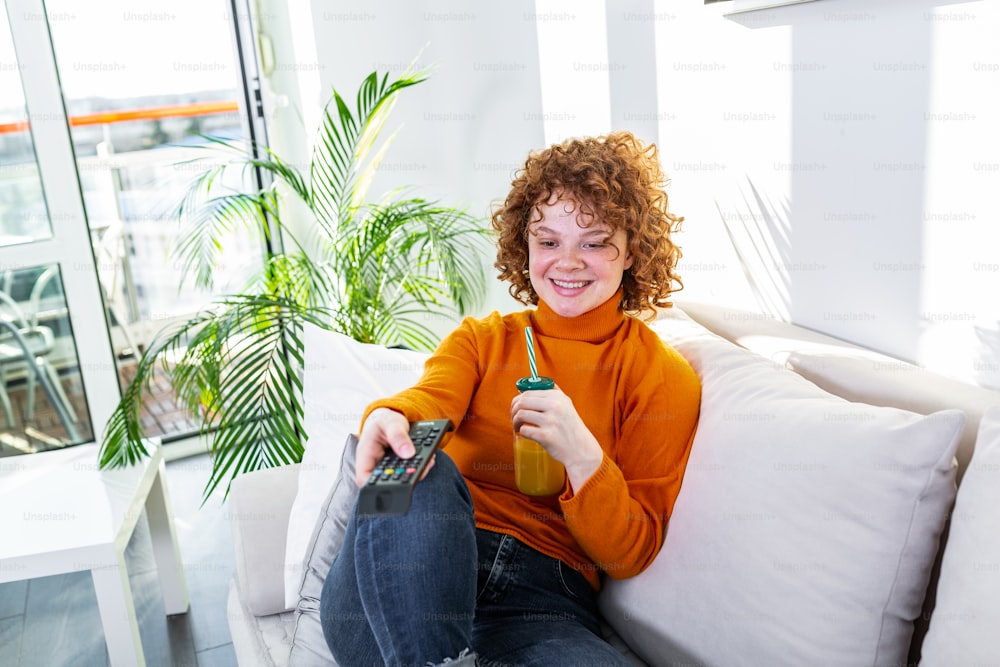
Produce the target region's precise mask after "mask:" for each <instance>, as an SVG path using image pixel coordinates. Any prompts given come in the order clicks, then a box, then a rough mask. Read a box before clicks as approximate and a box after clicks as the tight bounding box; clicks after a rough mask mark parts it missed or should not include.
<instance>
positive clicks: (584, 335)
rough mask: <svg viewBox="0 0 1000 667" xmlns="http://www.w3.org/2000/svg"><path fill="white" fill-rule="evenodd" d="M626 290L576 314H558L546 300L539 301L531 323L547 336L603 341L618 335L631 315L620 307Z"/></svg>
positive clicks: (584, 340)
mask: <svg viewBox="0 0 1000 667" xmlns="http://www.w3.org/2000/svg"><path fill="white" fill-rule="evenodd" d="M621 300H622V290H621V288H620V287H619V288H618V291H617V292H615V294H614V295H613V296H612V297H611V298H610V299H608V300H607V301H605V302H604V303H602V304H601V305H600V306H598V307H597V308H594V309H593V310H591V311H588V312H586V313H584V314H583V315H578V316H576V317H563V316H562V315H559V314H557V313H556V312H554V311H553V310H552V309H551V308H549V306H548V304H546V303H545V302H544V301H541V300H539V301H538V308H536V309H535V310H534V311H532V313H531V326H532V328H533V329H535V331H537V332H538V333H539V334H541V335H543V336H550V337H552V338H562V339H568V340H578V341H581V342H584V343H600V342H603V341H606V340H608V339H609V338H611V337H612V336H614V335H615V332H616V331H618V327H620V326H621V324H622V322H623V321H624V320H625V318H626V317H628V316H627V315H626V314H625V313H624V312H623V311H622V310H621V308H620V307H619V306H620V304H621Z"/></svg>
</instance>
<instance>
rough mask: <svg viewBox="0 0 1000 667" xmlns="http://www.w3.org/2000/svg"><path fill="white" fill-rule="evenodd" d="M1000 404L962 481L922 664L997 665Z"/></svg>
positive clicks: (986, 418)
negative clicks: (997, 518)
mask: <svg viewBox="0 0 1000 667" xmlns="http://www.w3.org/2000/svg"><path fill="white" fill-rule="evenodd" d="M998 507H1000V405H997V406H994V407H992V408H990V409H989V410H987V411H986V413H985V414H984V415H983V419H982V421H981V422H980V423H979V436H978V438H977V439H976V447H975V449H974V450H973V453H972V461H971V462H970V464H969V467H968V468H967V469H966V472H965V476H964V477H963V478H962V486H961V487H960V488H959V490H958V497H957V498H956V500H955V511H954V512H952V516H951V529H950V530H949V532H948V548H947V549H946V550H945V552H944V561H943V562H942V564H941V576H940V579H939V580H938V589H937V606H936V607H935V608H934V614H933V616H931V624H930V628H929V629H928V631H927V636H926V637H925V638H924V644H923V649H922V654H921V661H920V664H921V665H923V666H925V667H936V666H937V665H949V666H950V665H986V664H994V663H996V661H997V656H998V652H997V651H998V648H997V641H996V636H995V633H996V630H997V628H1000V531H998V530H997V522H996V512H997V508H998Z"/></svg>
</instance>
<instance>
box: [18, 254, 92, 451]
mask: <svg viewBox="0 0 1000 667" xmlns="http://www.w3.org/2000/svg"><path fill="white" fill-rule="evenodd" d="M43 275H44V274H43ZM0 304H2V305H3V306H5V308H4V312H3V313H0V403H2V404H3V410H4V416H5V417H6V419H7V426H8V427H13V426H14V410H13V406H12V405H11V401H10V396H9V395H8V393H7V382H8V376H9V374H10V371H11V370H12V367H14V366H15V365H19V362H23V365H24V368H25V369H26V370H27V374H26V378H25V382H26V388H27V398H26V401H25V409H24V418H25V420H28V421H30V420H31V419H33V418H34V413H35V384H36V382H37V383H38V384H40V385H41V386H42V389H43V390H44V391H45V393H46V395H47V396H48V398H49V401H51V403H52V407H53V408H54V409H55V411H56V414H57V415H58V416H59V419H60V421H61V422H62V424H63V426H64V427H65V429H66V433H67V436H68V437H69V438H70V440H71V441H77V440H79V434H78V432H77V430H76V422H77V421H78V419H77V415H76V411H75V410H74V409H73V405H72V404H71V403H70V400H69V398H68V397H67V396H66V392H65V390H64V389H63V386H62V383H61V382H60V380H59V373H58V372H57V371H56V369H55V368H54V367H53V366H52V364H50V363H49V361H48V357H49V355H50V354H51V353H52V351H53V349H54V347H55V339H54V336H53V334H52V330H51V329H50V328H49V327H47V326H43V325H40V324H38V323H37V320H35V321H34V322H32V321H29V319H28V318H27V317H26V316H25V314H24V311H23V310H22V309H21V307H20V306H19V305H18V303H17V302H16V301H15V300H14V299H13V298H11V297H10V295H9V294H7V293H6V292H3V291H0Z"/></svg>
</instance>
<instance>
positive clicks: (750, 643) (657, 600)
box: [600, 312, 964, 666]
mask: <svg viewBox="0 0 1000 667" xmlns="http://www.w3.org/2000/svg"><path fill="white" fill-rule="evenodd" d="M653 328H654V329H656V330H657V331H658V332H659V334H660V335H661V336H662V337H663V338H664V340H665V341H666V342H667V343H669V344H670V345H672V346H673V347H674V348H675V349H677V350H678V351H679V352H680V353H681V354H683V355H684V356H685V357H686V358H687V359H688V360H689V361H690V362H691V364H692V366H693V367H694V369H695V371H696V372H697V373H698V374H699V376H700V378H701V380H702V406H701V417H700V421H699V426H698V431H697V434H696V436H695V440H694V444H693V447H692V452H691V457H690V460H689V463H688V467H687V471H686V474H685V478H684V482H683V485H682V488H681V491H680V495H679V496H678V498H677V502H676V505H675V508H674V513H673V515H672V516H671V518H670V523H669V525H668V528H667V534H666V540H665V543H664V545H663V548H662V550H661V551H660V553H659V555H658V556H657V558H656V560H655V561H654V562H653V563H652V564H651V565H650V567H649V568H648V569H647V570H646V571H644V572H643V573H642V574H640V575H638V576H636V577H633V578H631V579H628V580H624V581H611V580H608V581H606V582H605V585H604V588H603V590H602V593H601V598H600V602H601V609H602V611H603V612H604V614H605V617H606V618H607V620H608V622H609V623H610V624H611V625H612V626H613V627H614V628H615V630H617V631H618V633H619V634H620V635H621V636H622V638H623V639H625V641H626V642H627V643H628V644H629V646H631V647H632V648H633V649H634V650H635V651H636V652H637V653H638V654H639V655H640V656H642V657H643V659H644V660H646V661H647V662H649V663H650V664H652V665H673V664H685V665H687V664H706V665H753V666H756V665H876V664H877V665H882V664H906V657H907V650H908V646H909V642H910V636H911V634H912V627H913V624H912V620H913V619H914V618H916V617H917V616H918V615H919V614H920V609H921V603H922V602H923V599H924V593H925V591H926V587H927V582H928V579H929V576H930V571H931V567H932V564H933V561H934V555H935V551H936V548H937V545H938V540H939V537H940V533H941V530H942V528H943V524H944V520H945V516H946V513H947V511H948V509H949V508H950V507H951V503H952V502H953V500H954V476H955V467H954V460H953V457H954V451H955V447H956V443H957V440H958V437H959V435H960V433H961V430H962V426H963V423H964V415H963V413H961V412H960V411H958V410H948V411H943V412H939V413H936V414H933V415H929V416H926V417H925V416H921V415H917V414H915V413H912V412H907V411H903V410H898V409H894V408H880V407H874V406H869V405H865V404H860V403H850V402H847V401H845V400H843V399H840V398H837V397H835V396H833V395H831V394H827V393H826V392H824V391H822V390H821V389H819V388H818V387H816V386H815V385H813V384H811V383H810V382H808V381H807V380H805V379H803V378H801V377H799V376H797V375H796V374H794V373H792V372H791V371H788V370H786V369H783V368H780V367H778V366H776V365H775V364H774V363H772V362H770V361H767V360H765V359H763V358H761V357H759V356H756V355H754V354H753V353H751V352H749V351H747V350H744V349H742V348H739V347H737V346H735V345H733V344H732V343H729V342H728V341H725V340H723V339H722V338H720V337H718V336H715V335H714V334H711V333H710V332H708V331H707V330H705V329H704V328H703V327H701V326H700V325H698V324H696V323H694V322H693V321H691V320H690V319H688V318H686V316H684V315H683V314H682V313H676V312H674V313H669V312H668V313H667V314H665V315H664V316H663V317H662V318H661V319H660V320H659V321H657V322H655V323H654V325H653ZM664 390H665V391H668V390H669V388H664Z"/></svg>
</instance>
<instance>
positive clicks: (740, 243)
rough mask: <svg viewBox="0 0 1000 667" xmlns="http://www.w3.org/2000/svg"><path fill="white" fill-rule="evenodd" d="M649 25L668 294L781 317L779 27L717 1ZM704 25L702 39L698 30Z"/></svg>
mask: <svg viewBox="0 0 1000 667" xmlns="http://www.w3.org/2000/svg"><path fill="white" fill-rule="evenodd" d="M670 10H671V13H670V14H667V15H663V16H662V17H661V20H658V21H657V24H656V43H657V71H658V89H659V106H660V111H661V115H662V116H663V119H662V121H661V123H660V130H659V133H660V149H661V155H662V160H663V166H664V169H665V170H666V172H667V176H668V177H669V178H670V179H671V183H670V197H671V208H672V209H673V210H674V211H675V212H676V213H678V214H680V215H683V216H685V219H686V221H685V223H684V227H683V229H684V231H683V233H682V234H681V236H680V243H681V245H682V248H683V249H684V253H685V254H684V257H683V259H682V260H681V264H680V267H679V268H680V271H681V275H682V277H683V278H684V281H685V289H684V291H683V292H681V293H680V294H678V298H679V299H680V300H692V301H709V302H714V303H720V304H725V305H730V306H734V307H738V308H743V309H747V310H754V311H761V312H764V313H767V314H768V315H770V316H773V317H776V318H779V319H788V317H789V306H790V303H789V299H790V296H789V286H790V279H791V274H792V272H794V270H795V269H796V267H795V266H794V265H793V263H792V258H791V257H790V254H789V253H790V243H791V239H790V237H789V234H790V232H791V230H790V228H789V216H790V205H791V201H790V196H791V177H792V167H793V165H792V164H791V143H790V142H791V133H790V127H789V126H790V120H791V97H790V87H791V86H790V84H791V75H792V64H791V34H790V30H789V28H788V27H787V26H782V25H774V26H768V25H759V24H760V21H761V18H762V16H763V17H764V18H766V17H767V16H768V15H767V14H764V15H761V14H759V13H758V14H747V15H744V16H741V17H740V19H739V21H735V20H731V19H726V18H723V17H722V15H721V9H720V8H719V7H718V6H707V7H706V6H702V5H699V4H696V3H693V2H692V3H683V4H681V3H677V4H676V5H671V7H670ZM707 35H710V36H711V38H710V39H706V36H707Z"/></svg>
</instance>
